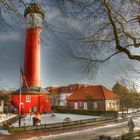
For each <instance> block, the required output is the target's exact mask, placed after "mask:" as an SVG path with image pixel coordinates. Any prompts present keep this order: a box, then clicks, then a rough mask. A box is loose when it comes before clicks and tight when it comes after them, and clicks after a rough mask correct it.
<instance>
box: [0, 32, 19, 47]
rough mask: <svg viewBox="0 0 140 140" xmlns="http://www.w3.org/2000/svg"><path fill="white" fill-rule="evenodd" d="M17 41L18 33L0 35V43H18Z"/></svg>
mask: <svg viewBox="0 0 140 140" xmlns="http://www.w3.org/2000/svg"><path fill="white" fill-rule="evenodd" d="M19 40H20V33H19V32H4V33H1V34H0V42H18V41H19ZM11 46H12V45H11Z"/></svg>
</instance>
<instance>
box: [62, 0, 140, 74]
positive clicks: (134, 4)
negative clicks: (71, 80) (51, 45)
mask: <svg viewBox="0 0 140 140" xmlns="http://www.w3.org/2000/svg"><path fill="white" fill-rule="evenodd" d="M139 9H140V1H139V0H118V1H117V2H116V1H114V0H78V1H77V0H67V2H66V0H65V1H64V0H63V13H64V14H67V16H68V17H73V20H75V18H77V20H78V21H79V22H80V25H79V26H81V27H82V29H81V34H82V38H81V41H82V42H84V43H86V45H88V46H84V47H80V49H79V48H74V49H71V50H70V51H69V54H70V56H71V57H72V58H75V59H77V60H81V61H82V62H83V63H84V65H85V68H86V70H87V71H89V72H91V71H93V70H94V69H93V68H95V69H96V68H98V67H99V66H100V64H101V63H105V62H106V61H107V60H109V59H110V58H112V57H113V56H115V55H117V54H123V55H125V56H127V57H128V58H129V59H131V60H136V61H138V62H139V61H140V55H138V54H136V53H135V52H136V50H138V49H139V47H140V28H139V25H140V15H139ZM76 50H77V51H76ZM95 66H96V67H95Z"/></svg>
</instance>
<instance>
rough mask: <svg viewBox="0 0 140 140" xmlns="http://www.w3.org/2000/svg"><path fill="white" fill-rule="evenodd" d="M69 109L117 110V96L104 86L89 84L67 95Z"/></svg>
mask: <svg viewBox="0 0 140 140" xmlns="http://www.w3.org/2000/svg"><path fill="white" fill-rule="evenodd" d="M67 108H68V109H70V110H73V109H79V110H106V111H108V110H112V111H118V110H119V96H118V95H117V94H115V93H113V92H112V91H110V90H108V89H107V88H105V87H104V86H89V87H85V88H83V89H80V90H77V91H75V92H73V94H72V95H71V96H69V97H67Z"/></svg>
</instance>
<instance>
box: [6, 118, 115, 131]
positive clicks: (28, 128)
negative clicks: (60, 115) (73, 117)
mask: <svg viewBox="0 0 140 140" xmlns="http://www.w3.org/2000/svg"><path fill="white" fill-rule="evenodd" d="M107 120H108V119H103V118H93V119H86V120H77V121H69V122H60V123H52V124H42V125H36V126H21V127H8V128H7V129H8V130H9V132H11V133H12V132H23V131H34V130H43V129H45V130H55V129H63V128H66V127H70V126H76V125H77V126H78V125H80V124H88V123H93V124H96V123H102V122H104V121H107ZM114 120H116V119H112V120H108V121H114Z"/></svg>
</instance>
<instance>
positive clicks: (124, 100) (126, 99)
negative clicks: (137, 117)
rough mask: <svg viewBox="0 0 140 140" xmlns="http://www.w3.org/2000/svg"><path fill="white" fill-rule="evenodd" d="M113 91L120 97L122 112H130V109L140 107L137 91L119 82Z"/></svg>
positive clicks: (139, 96) (139, 97)
mask: <svg viewBox="0 0 140 140" xmlns="http://www.w3.org/2000/svg"><path fill="white" fill-rule="evenodd" d="M112 90H113V92H114V93H116V94H118V95H119V97H120V109H121V110H122V112H123V111H124V110H127V111H128V109H129V108H139V107H140V103H139V99H140V95H139V94H138V92H137V91H136V90H135V89H132V88H127V87H126V86H125V85H123V84H122V83H118V82H117V83H116V84H115V85H114V86H113V88H112Z"/></svg>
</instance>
